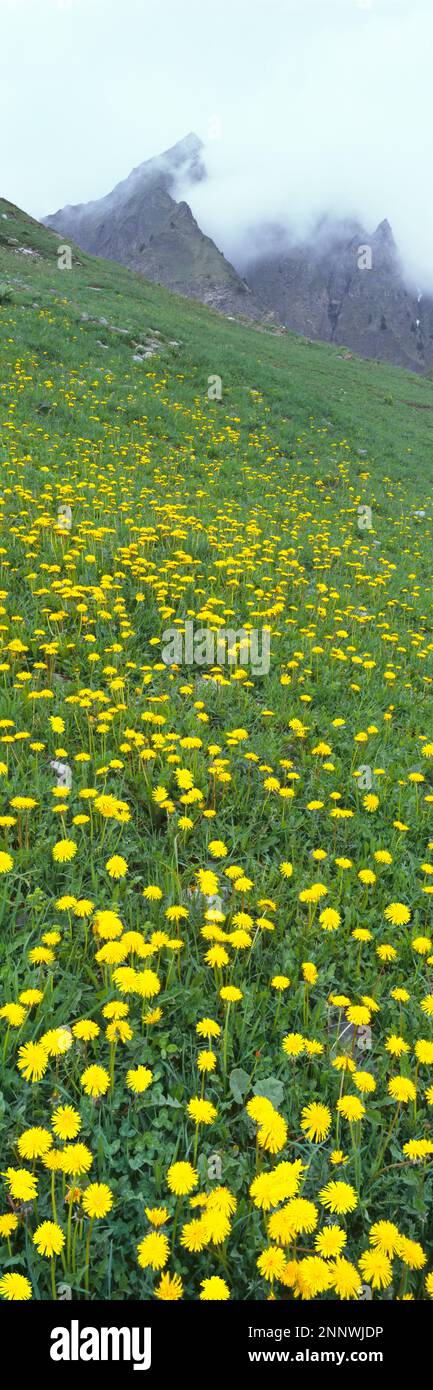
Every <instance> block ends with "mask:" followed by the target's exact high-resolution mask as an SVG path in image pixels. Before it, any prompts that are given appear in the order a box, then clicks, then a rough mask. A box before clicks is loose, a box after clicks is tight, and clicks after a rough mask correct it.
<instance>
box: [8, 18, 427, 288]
mask: <svg viewBox="0 0 433 1390" xmlns="http://www.w3.org/2000/svg"><path fill="white" fill-rule="evenodd" d="M432 72H433V5H432V0H213V3H212V2H211V3H210V2H209V0H207V3H206V0H0V132H1V135H0V140H1V180H0V192H1V193H2V194H3V196H4V197H6V198H9V199H11V200H12V201H13V202H16V203H18V204H19V205H20V206H21V207H23V208H24V209H25V210H26V211H27V212H30V213H32V214H33V216H36V217H38V216H40V215H41V214H44V213H48V212H53V211H55V210H57V208H59V207H61V206H62V205H63V204H65V203H73V202H82V201H86V200H87V199H89V198H94V197H99V196H100V195H101V194H103V193H106V192H108V190H109V189H110V188H112V187H113V185H114V184H115V183H116V182H117V181H118V180H119V179H121V178H123V177H124V176H125V175H126V174H127V173H129V171H130V169H131V168H132V167H134V166H135V165H137V164H139V163H141V161H142V160H144V159H147V158H149V157H150V156H151V155H153V154H156V153H158V152H160V151H161V150H163V149H165V148H167V147H168V146H169V145H172V144H174V143H175V142H176V140H178V139H180V138H181V137H182V136H184V135H186V134H187V133H188V132H189V131H191V130H194V131H196V133H197V134H198V135H200V136H201V137H202V139H204V140H205V142H206V145H207V149H206V162H207V165H208V167H209V169H210V172H211V175H212V177H211V179H210V181H209V182H208V184H207V185H198V186H196V187H195V190H194V191H193V192H192V193H191V203H192V206H193V211H194V213H195V215H196V216H197V218H198V220H199V222H200V223H201V225H202V227H203V229H204V230H205V231H207V232H209V233H210V234H211V235H213V236H214V238H215V240H216V241H217V243H218V245H219V246H221V247H222V249H223V250H224V251H225V252H226V254H227V255H229V256H234V255H236V254H237V252H238V251H239V248H240V247H241V245H242V241H243V238H244V237H245V234H246V229H247V228H248V226H249V225H251V223H253V222H256V221H259V220H261V219H263V218H266V219H267V220H269V219H270V220H275V219H281V218H282V219H285V220H286V221H288V222H291V223H293V224H295V225H297V226H300V227H302V228H303V227H304V226H306V225H308V223H309V221H310V220H311V218H312V217H314V215H315V214H317V213H321V212H322V211H329V212H331V213H339V214H359V215H360V216H361V217H362V218H363V219H364V221H365V223H366V224H367V228H368V229H369V230H370V229H371V230H372V229H373V225H374V226H375V225H376V224H377V223H378V222H379V221H381V220H382V218H383V217H388V218H389V221H390V222H391V224H392V226H393V229H394V233H395V235H396V239H397V240H398V242H399V245H400V248H401V250H402V252H403V254H404V256H405V258H406V261H407V264H408V267H409V268H411V269H412V271H413V273H414V274H415V275H416V277H417V279H418V281H419V282H421V281H422V282H423V283H424V284H425V285H427V284H429V285H431V286H433V184H432V138H433V120H432V117H433V82H432ZM215 136H216V137H217V138H215Z"/></svg>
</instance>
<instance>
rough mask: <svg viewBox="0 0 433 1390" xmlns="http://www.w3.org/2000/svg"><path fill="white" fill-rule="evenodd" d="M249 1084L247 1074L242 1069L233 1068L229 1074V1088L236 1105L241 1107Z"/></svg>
mask: <svg viewBox="0 0 433 1390" xmlns="http://www.w3.org/2000/svg"><path fill="white" fill-rule="evenodd" d="M249 1084H250V1078H249V1075H248V1072H247V1071H243V1070H242V1067H234V1069H233V1071H231V1072H230V1076H229V1086H230V1090H231V1093H232V1096H233V1099H234V1100H235V1101H236V1104H237V1105H243V1101H244V1097H245V1096H246V1093H247V1091H248V1088H249Z"/></svg>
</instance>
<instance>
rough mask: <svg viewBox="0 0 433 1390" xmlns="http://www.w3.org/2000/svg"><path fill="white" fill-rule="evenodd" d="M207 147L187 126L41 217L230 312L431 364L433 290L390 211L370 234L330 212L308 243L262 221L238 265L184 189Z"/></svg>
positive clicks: (367, 353) (371, 353) (405, 361)
mask: <svg viewBox="0 0 433 1390" xmlns="http://www.w3.org/2000/svg"><path fill="white" fill-rule="evenodd" d="M203 150H204V146H203V144H202V141H201V140H199V139H198V136H196V135H194V134H190V135H187V136H186V137H185V139H184V140H180V141H179V142H178V144H176V145H174V146H173V147H172V148H171V149H169V150H166V151H165V153H164V154H162V155H159V156H157V157H156V158H155V159H149V160H146V162H145V163H143V164H139V165H138V167H137V168H136V169H133V170H132V172H131V173H130V174H129V176H128V178H126V179H124V180H123V181H122V182H121V183H119V184H117V185H116V187H115V188H114V189H113V190H112V192H111V193H108V194H107V195H106V196H105V197H104V198H99V199H98V200H97V201H96V202H90V203H82V204H79V205H77V206H74V207H65V208H61V209H60V210H59V211H58V212H56V213H54V214H53V215H52V216H49V217H45V218H44V219H43V220H44V222H45V224H46V226H48V227H51V228H53V229H54V230H55V231H57V232H59V233H60V234H61V236H63V237H64V238H65V239H66V240H67V239H68V238H71V239H72V240H74V241H75V242H77V243H78V245H79V246H81V247H82V248H83V250H85V251H89V252H91V253H92V254H94V255H97V256H103V257H105V258H107V259H108V260H114V261H120V262H121V264H123V265H126V266H128V267H129V268H130V269H132V270H136V271H139V272H141V274H142V275H145V276H146V277H147V278H148V279H149V280H154V281H156V282H159V283H161V284H163V285H166V286H167V288H168V289H171V290H175V291H176V292H177V293H179V294H183V295H187V296H188V297H189V298H194V299H199V300H202V301H203V303H204V304H207V305H209V306H210V307H211V308H214V309H219V310H220V311H221V312H222V313H225V314H227V315H232V316H234V317H248V318H251V319H256V320H262V321H264V320H265V321H266V320H267V321H270V322H273V323H274V324H280V325H285V326H286V327H287V328H290V329H292V330H293V331H294V332H296V333H302V334H303V335H304V336H305V337H308V338H313V339H321V340H324V341H325V342H332V343H336V344H339V345H341V346H343V345H344V346H345V347H346V348H349V349H350V350H351V351H352V352H356V353H359V354H360V355H361V356H364V357H373V358H378V359H379V360H381V361H386V362H391V363H395V364H397V365H399V366H403V367H408V368H409V369H411V370H412V371H416V372H426V371H430V370H432V369H433V299H431V298H430V297H429V296H425V295H421V294H419V292H418V291H417V290H416V289H414V288H411V287H410V286H408V284H407V283H406V279H405V275H404V271H403V269H402V266H401V263H400V259H399V255H398V251H397V247H396V245H395V241H394V238H393V234H392V231H391V228H390V226H389V223H388V222H387V221H386V220H385V221H383V222H381V223H380V225H379V226H378V227H377V228H376V231H375V232H374V233H373V234H372V235H369V233H368V232H367V231H366V230H365V227H362V226H361V224H360V223H358V222H355V221H348V220H347V221H338V222H336V221H332V220H331V219H330V218H327V217H323V218H322V219H321V221H320V222H319V223H318V225H317V226H316V227H315V229H314V232H313V233H312V234H311V236H310V237H309V239H308V240H306V241H304V242H303V243H296V242H295V241H294V240H293V239H292V240H291V239H290V236H289V233H288V232H287V231H286V229H284V228H282V227H279V226H277V225H273V224H269V225H266V226H263V225H262V226H260V227H258V228H253V229H251V235H250V236H247V237H246V243H247V246H250V247H251V248H254V249H253V250H250V251H249V253H248V252H247V259H246V261H245V262H244V264H243V266H242V268H241V267H240V266H238V267H237V268H234V266H233V265H231V264H230V262H229V261H228V260H226V258H225V256H224V255H223V253H222V252H221V251H219V250H218V248H217V247H216V245H215V243H214V242H213V241H212V240H211V238H210V237H208V236H205V235H204V233H203V232H202V231H201V229H200V227H199V225H198V223H197V222H196V220H195V218H194V216H193V213H192V211H191V208H190V207H189V205H188V203H186V202H183V201H177V199H176V192H177V188H178V187H179V186H180V185H181V184H182V182H185V181H187V183H188V186H189V188H190V190H191V195H190V196H191V198H192V202H193V201H194V199H193V190H194V184H195V183H196V182H198V181H201V180H203V179H206V178H207V172H206V167H205V163H204V157H203ZM248 256H249V258H248ZM244 275H245V278H244Z"/></svg>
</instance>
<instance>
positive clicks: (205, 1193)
mask: <svg viewBox="0 0 433 1390" xmlns="http://www.w3.org/2000/svg"><path fill="white" fill-rule="evenodd" d="M0 228H1V232H0V322H1V333H0V359H1V373H0V377H1V383H2V384H1V469H2V477H1V501H2V510H1V515H2V521H1V536H0V562H1V576H0V585H1V591H0V605H1V606H0V614H1V618H0V624H1V628H0V630H1V639H2V653H1V661H0V681H1V701H0V774H1V778H0V782H1V790H2V803H1V815H0V874H1V907H0V916H1V933H0V937H1V944H0V950H1V981H2V985H1V989H2V997H1V1004H0V1022H1V1030H2V1037H1V1048H2V1057H3V1064H2V1083H1V1097H0V1105H1V1131H2V1137H1V1185H2V1201H1V1209H0V1210H1V1214H0V1237H1V1246H0V1258H1V1267H0V1271H1V1272H0V1294H1V1295H2V1296H3V1298H5V1299H7V1300H8V1299H13V1300H15V1299H30V1298H33V1299H35V1300H52V1299H56V1298H57V1297H59V1296H60V1297H62V1296H64V1291H65V1288H66V1290H67V1291H69V1294H70V1295H71V1296H72V1298H73V1299H77V1300H83V1301H84V1300H86V1299H88V1300H93V1299H94V1300H125V1299H129V1298H131V1299H145V1300H146V1299H147V1300H153V1299H158V1300H178V1299H181V1298H183V1299H184V1300H188V1301H199V1300H203V1301H207V1300H228V1299H232V1300H242V1301H248V1300H259V1301H260V1300H262V1301H264V1300H267V1299H268V1298H269V1297H274V1298H276V1299H279V1300H294V1299H298V1300H317V1299H319V1300H322V1301H323V1302H324V1303H325V1302H328V1301H331V1300H338V1299H342V1300H348V1299H353V1300H357V1299H362V1298H365V1297H371V1298H373V1299H374V1300H384V1301H389V1300H400V1299H401V1300H406V1299H410V1300H412V1299H414V1300H418V1301H423V1300H428V1299H429V1298H431V1297H432V1296H433V1230H432V1217H431V1211H432V1171H433V1169H432V1160H433V1131H432V1116H433V987H432V969H433V930H432V896H431V895H432V894H433V733H432V720H431V710H432V683H433V673H432V654H433V608H432V571H431V556H432V500H433V489H432V472H431V447H432V445H431V441H432V419H433V381H432V380H431V376H429V374H428V373H427V374H426V375H421V374H415V373H414V374H412V373H410V372H408V371H406V370H403V369H401V368H399V367H395V366H391V365H388V364H385V363H379V362H377V361H371V360H367V359H361V358H358V357H356V356H354V355H353V354H352V353H351V352H349V351H348V350H347V349H346V348H345V347H344V345H343V346H338V345H332V344H329V343H319V342H314V343H313V342H311V341H309V340H308V339H307V338H305V337H297V336H295V335H294V334H292V333H290V332H287V331H286V330H285V329H283V328H281V327H279V326H278V325H275V324H274V325H272V324H271V323H266V322H265V321H262V322H256V323H252V322H247V321H241V320H238V319H237V318H236V315H233V316H232V317H231V318H227V317H224V316H223V315H222V314H219V313H217V312H214V311H212V310H211V309H209V308H207V307H205V306H204V305H203V304H200V303H198V302H194V301H192V300H187V299H186V298H185V299H184V298H181V297H180V296H178V295H175V294H172V293H170V292H169V291H168V290H167V289H165V288H163V287H161V286H160V285H157V284H151V283H149V282H148V281H146V280H145V279H143V278H142V277H141V276H140V275H138V274H136V273H134V272H133V271H131V270H129V269H127V268H125V267H124V266H120V265H115V264H114V263H110V262H109V261H104V260H99V259H97V258H95V257H93V256H90V255H88V254H86V253H85V252H84V251H82V250H81V249H78V247H76V246H75V245H73V246H72V255H71V263H70V265H69V266H68V265H63V264H62V253H59V251H58V246H59V241H60V242H61V238H59V236H58V235H57V234H56V233H55V232H54V231H53V230H48V228H47V227H45V226H42V225H40V224H39V223H37V222H35V221H33V220H32V218H30V217H27V216H26V215H25V214H24V213H21V212H20V211H19V210H18V208H17V207H15V206H14V205H13V204H12V203H9V202H6V201H2V202H1V203H0ZM186 624H189V628H188V631H189V632H191V631H192V627H191V625H193V626H194V629H195V633H196V635H197V632H200V633H203V631H204V633H205V636H206V640H205V644H204V646H203V645H201V647H200V652H198V649H196V646H195V643H194V646H193V650H192V654H191V651H190V650H189V648H187V645H186V643H185V642H184V641H183V644H182V642H181V644H180V647H179V649H177V647H175V649H174V656H175V657H176V655H177V657H178V659H177V660H176V659H173V658H172V659H171V660H168V659H167V655H166V654H165V656H164V648H166V647H167V644H168V643H169V642H171V643H173V641H174V638H175V637H176V636H177V637H180V638H182V635H183V634H184V633H185V630H186ZM222 630H224V633H225V635H226V637H227V640H225V639H224V641H223V642H220V643H218V634H220V636H221V633H222ZM167 634H171V636H168V635H167ZM173 634H174V636H173ZM253 637H255V639H256V648H257V647H258V648H259V649H260V651H261V652H262V654H263V652H264V651H268V652H269V659H268V660H266V661H261V662H260V661H258V662H254V661H251V660H250V659H249V656H250V643H251V650H252V642H253ZM200 640H201V641H202V639H200ZM208 643H209V644H210V645H208ZM178 645H179V644H178ZM89 1316H90V1320H92V1319H91V1314H90V1313H89ZM301 1320H302V1319H301Z"/></svg>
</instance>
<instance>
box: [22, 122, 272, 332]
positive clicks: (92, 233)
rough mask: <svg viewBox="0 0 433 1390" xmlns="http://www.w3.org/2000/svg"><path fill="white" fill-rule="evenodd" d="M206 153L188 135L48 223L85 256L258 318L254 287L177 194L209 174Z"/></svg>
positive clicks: (46, 219)
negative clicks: (182, 183) (179, 187)
mask: <svg viewBox="0 0 433 1390" xmlns="http://www.w3.org/2000/svg"><path fill="white" fill-rule="evenodd" d="M202 148H203V146H202V142H201V140H199V139H198V137H197V136H196V135H193V134H190V135H187V136H186V137H185V139H184V140H180V141H179V143H178V144H177V145H174V146H173V147H172V149H170V150H166V151H165V153H164V154H162V155H159V156H158V157H157V158H155V159H149V160H146V162H145V163H144V164H139V165H138V167H137V168H136V169H133V170H132V173H130V174H129V176H128V178H126V179H124V180H123V181H122V182H121V183H118V184H117V185H116V187H115V188H114V189H113V190H112V192H111V193H108V194H107V195H106V196H105V197H104V198H99V199H98V200H97V201H96V202H91V203H80V204H78V205H76V206H74V207H65V208H61V209H60V210H59V211H58V212H56V213H54V214H53V215H52V216H49V217H44V218H43V221H44V223H45V225H46V226H47V227H51V228H53V229H54V230H55V231H58V232H60V233H61V235H62V236H64V237H66V238H67V237H70V238H71V239H72V240H74V241H76V242H77V243H78V245H79V246H82V248H83V250H84V251H89V252H91V253H92V254H93V255H95V256H103V257H105V258H106V259H108V260H113V261H120V262H121V264H122V265H126V266H128V267H129V268H130V269H131V270H137V271H140V272H141V274H142V275H145V276H146V277H147V279H149V280H155V281H157V282H159V283H161V284H163V285H166V286H167V288H168V289H171V290H175V291H176V292H177V293H178V294H183V295H187V296H188V297H189V298H193V299H201V300H202V301H203V303H204V304H207V305H209V306H210V307H211V308H214V309H219V310H221V311H222V312H223V313H226V314H234V315H235V316H238V315H239V316H247V317H249V318H257V319H259V318H260V317H261V316H262V312H263V311H262V310H261V308H260V306H259V305H258V304H257V303H256V302H255V300H254V296H253V294H252V292H251V290H250V289H249V287H248V285H246V284H245V281H244V280H243V279H242V277H241V276H240V275H238V273H237V271H236V270H234V268H233V266H232V265H230V262H229V261H227V260H226V259H225V256H223V254H222V252H221V251H219V250H218V248H217V247H216V246H215V243H214V242H213V241H212V240H211V238H210V237H207V236H204V234H203V232H202V231H201V230H200V227H199V226H198V224H197V222H196V221H195V218H194V217H193V214H192V212H191V208H190V207H189V206H188V204H187V203H185V202H176V199H175V197H174V196H173V192H174V190H175V188H176V184H177V182H178V180H179V179H180V178H181V177H188V180H189V181H191V180H192V181H195V180H198V179H201V178H203V177H205V168H204V165H203V162H202V157H201V151H202Z"/></svg>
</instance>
